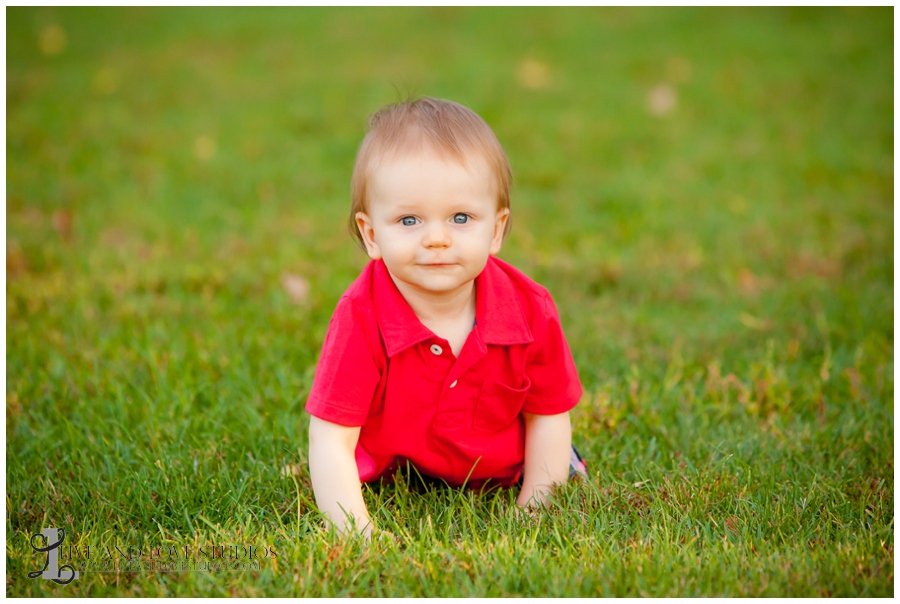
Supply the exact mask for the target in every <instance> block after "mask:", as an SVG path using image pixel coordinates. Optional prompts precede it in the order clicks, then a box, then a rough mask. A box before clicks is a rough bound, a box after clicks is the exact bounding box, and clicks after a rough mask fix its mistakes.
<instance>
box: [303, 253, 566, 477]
mask: <svg viewBox="0 0 900 604" xmlns="http://www.w3.org/2000/svg"><path fill="white" fill-rule="evenodd" d="M580 398H581V383H580V382H579V380H578V373H577V372H576V370H575V363H574V361H573V360H572V353H571V352H570V350H569V346H568V344H567V343H566V338H565V336H564V335H563V331H562V327H561V326H560V322H559V315H558V313H557V311H556V307H555V305H554V304H553V300H552V299H551V297H550V294H549V293H548V292H547V290H546V289H544V288H543V287H541V286H540V285H538V284H537V283H535V282H534V281H532V280H531V279H529V278H528V277H526V276H525V275H524V274H523V273H521V272H519V271H518V270H516V269H515V268H513V267H512V266H510V265H509V264H507V263H505V262H503V261H502V260H498V259H497V258H494V257H490V258H489V260H488V263H487V266H486V267H485V269H484V271H482V273H481V274H480V275H479V276H478V277H477V278H476V279H475V327H474V328H473V329H472V331H471V332H470V333H469V336H468V339H467V340H466V342H465V344H464V345H463V348H462V350H461V351H460V353H459V356H458V357H456V356H454V355H453V352H452V351H451V350H450V345H449V344H448V343H447V341H446V340H444V339H443V338H441V337H438V336H436V335H435V334H434V333H433V332H432V331H431V330H430V329H428V328H427V327H425V326H424V325H423V324H422V323H421V321H419V319H418V318H417V317H416V315H415V314H414V313H413V311H412V308H410V306H409V304H407V302H406V300H405V299H404V298H403V296H402V295H401V294H400V291H399V290H398V289H397V286H396V285H394V282H393V280H392V279H391V276H390V274H389V273H388V271H387V268H386V267H385V265H384V262H383V261H381V260H377V261H372V262H370V263H369V264H368V265H367V266H366V268H365V269H363V272H362V273H361V274H360V276H359V277H358V278H357V279H356V281H354V282H353V284H352V285H351V286H350V288H349V289H347V291H346V292H345V293H344V295H343V296H342V297H341V299H340V301H339V302H338V305H337V309H336V310H335V311H334V316H333V317H332V318H331V324H330V325H329V327H328V334H327V336H326V337H325V343H324V344H323V347H322V355H321V357H320V359H319V364H318V367H317V368H316V375H315V379H314V380H313V386H312V390H311V392H310V394H309V400H308V401H307V403H306V410H307V412H309V413H310V414H312V415H314V416H316V417H318V418H321V419H324V420H326V421H330V422H333V423H335V424H341V425H343V426H361V427H362V428H361V430H360V434H359V444H358V445H357V447H356V463H357V467H358V468H359V479H360V481H362V482H369V481H372V480H376V479H378V478H380V477H382V476H385V475H389V474H390V473H391V472H393V471H394V469H395V468H396V467H397V463H398V462H401V461H403V460H409V461H411V462H412V463H413V465H414V466H415V467H416V468H417V470H418V471H419V472H421V473H422V474H427V475H429V476H433V477H436V478H441V479H443V480H445V481H447V482H448V483H450V484H452V485H461V484H463V483H464V482H467V479H468V482H470V483H472V482H481V481H483V480H485V479H488V478H491V479H494V480H497V481H498V482H499V483H500V484H507V485H508V484H511V483H513V482H515V481H516V480H517V479H518V477H519V474H520V472H521V469H522V464H523V461H524V457H525V426H524V419H523V417H522V413H523V412H528V413H535V414H539V415H554V414H557V413H563V412H565V411H568V410H569V409H571V408H572V407H574V406H575V404H576V403H577V402H578V400H579V399H580Z"/></svg>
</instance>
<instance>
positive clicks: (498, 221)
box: [491, 208, 509, 256]
mask: <svg viewBox="0 0 900 604" xmlns="http://www.w3.org/2000/svg"><path fill="white" fill-rule="evenodd" d="M507 221H509V208H501V209H499V210H497V216H496V218H495V219H494V236H493V237H492V238H491V255H492V256H493V255H496V254H499V253H500V248H501V247H503V234H504V233H505V232H506V223H507Z"/></svg>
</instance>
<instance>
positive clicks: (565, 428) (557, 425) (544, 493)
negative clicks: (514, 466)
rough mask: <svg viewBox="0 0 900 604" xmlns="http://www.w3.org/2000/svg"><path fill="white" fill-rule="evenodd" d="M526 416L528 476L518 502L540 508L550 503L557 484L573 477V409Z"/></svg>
mask: <svg viewBox="0 0 900 604" xmlns="http://www.w3.org/2000/svg"><path fill="white" fill-rule="evenodd" d="M523 415H524V417H525V475H524V478H523V481H522V491H521V492H520V493H519V498H518V499H517V500H516V503H517V504H518V505H520V506H522V507H536V506H538V505H543V504H544V503H546V502H547V497H548V496H549V495H550V494H551V493H552V492H553V487H554V485H557V484H565V482H566V480H567V479H568V478H569V459H570V456H571V449H572V424H571V423H570V422H569V412H568V411H566V412H565V413H560V414H558V415H534V414H533V413H524V414H523Z"/></svg>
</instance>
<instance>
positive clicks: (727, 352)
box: [6, 8, 894, 596]
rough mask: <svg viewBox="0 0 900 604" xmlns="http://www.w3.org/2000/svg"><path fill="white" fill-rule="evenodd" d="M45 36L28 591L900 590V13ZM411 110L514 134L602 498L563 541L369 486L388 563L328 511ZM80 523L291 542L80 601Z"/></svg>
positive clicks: (74, 15)
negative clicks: (355, 183)
mask: <svg viewBox="0 0 900 604" xmlns="http://www.w3.org/2000/svg"><path fill="white" fill-rule="evenodd" d="M54 26H57V27H56V28H54ZM60 28H61V29H60ZM60 31H62V36H60ZM6 33H7V93H6V94H7V97H6V99H7V143H6V151H7V156H6V157H7V159H6V162H7V163H6V169H7V184H6V220H7V232H6V234H7V244H6V245H7V248H6V252H7V273H6V279H7V280H6V305H7V306H6V328H7V331H6V397H7V404H6V492H7V500H6V505H7V515H6V578H7V587H6V593H7V595H11V596H40V595H64V596H84V595H89V596H101V595H117V596H127V595H145V596H147V595H266V596H270V595H315V596H326V595H327V596H340V595H357V596H367V595H373V596H374V595H384V596H454V595H466V596H470V595H471V596H494V595H530V596H542V595H571V596H575V595H579V596H601V595H602V596H607V595H615V596H645V595H650V596H739V595H749V596H891V595H893V592H894V575H893V568H894V517H893V511H894V478H893V477H894V447H893V438H894V415H893V398H894V356H893V343H894V341H893V329H894V321H893V293H894V292H893V272H894V263H893V239H894V233H893V226H892V225H893V217H894V214H893V197H894V186H893V176H894V175H893V159H894V158H893V145H894V138H893V123H894V116H893V60H892V48H893V9H891V8H881V9H871V10H863V9H859V10H856V9H853V10H847V9H822V10H819V9H777V10H770V9H727V10H712V9H694V10H676V9H643V10H638V9H587V8H585V9H566V10H548V9H438V8H429V9H390V10H384V9H381V10H376V9H366V10H360V9H294V10H291V9H278V10H274V9H273V10H196V9H192V10H187V9H136V8H135V9H127V10H124V9H123V10H114V9H90V10H88V9H51V8H29V9H21V8H8V9H7V32H6ZM63 38H64V39H63ZM660 86H663V87H664V88H663V93H662V97H665V96H666V94H665V93H666V91H667V92H668V93H669V94H670V95H674V98H675V99H676V103H675V105H674V107H672V108H670V109H669V110H668V112H663V113H662V114H661V115H656V114H654V113H653V112H652V111H650V110H649V106H648V98H649V96H650V95H651V93H652V91H653V90H654V89H657V87H660ZM395 88H396V89H398V90H399V92H400V93H401V94H403V93H406V92H413V93H419V94H429V95H433V96H438V97H445V98H451V99H454V100H457V101H460V102H463V103H465V104H467V105H468V106H470V107H472V108H473V109H474V110H476V111H477V112H479V113H480V114H481V115H483V116H484V117H485V119H486V120H487V121H488V122H489V123H490V124H491V125H492V127H494V129H495V131H496V133H497V135H498V137H499V138H500V140H501V141H502V142H503V144H504V146H505V148H506V150H507V152H508V154H509V156H510V160H511V162H512V165H513V170H514V174H515V188H514V191H513V217H514V218H513V222H514V225H513V231H512V235H511V237H510V239H509V240H508V242H507V244H506V246H505V248H504V250H503V252H502V257H503V258H505V259H506V260H508V261H510V262H512V263H513V264H515V265H517V266H519V267H520V268H521V269H523V270H524V271H526V272H527V273H528V274H530V275H531V276H533V277H534V278H535V279H537V280H538V281H540V282H541V283H543V284H544V285H545V286H547V287H548V288H549V290H550V291H551V293H552V294H553V295H554V297H555V299H556V301H557V304H558V306H559V309H560V313H561V316H562V318H563V323H564V327H565V329H566V331H567V334H568V337H569V342H570V345H571V347H572V351H573V354H574V356H575V360H576V363H577V365H578V369H579V373H580V376H581V379H582V382H583V384H584V387H585V396H584V400H583V401H582V402H581V403H580V404H579V406H578V407H576V409H575V410H574V411H573V423H574V428H575V443H576V445H577V446H578V447H579V449H580V450H581V452H582V453H583V454H584V455H585V457H586V458H587V459H588V461H589V464H590V471H591V479H590V481H589V482H588V483H587V484H573V485H569V486H567V487H566V488H565V489H564V490H563V491H562V492H560V494H559V497H558V498H557V499H556V501H555V502H554V504H553V505H552V506H551V508H550V509H548V510H546V511H544V512H543V513H541V514H540V515H539V516H538V518H536V519H535V520H529V521H523V520H521V519H519V518H517V517H516V515H515V514H514V513H513V509H512V508H513V505H512V502H513V500H514V497H515V492H512V491H497V492H491V493H485V494H479V493H474V492H471V491H459V490H452V489H446V488H437V489H435V488H428V489H421V488H419V489H411V488H409V487H408V486H407V478H406V477H405V476H400V477H399V478H398V480H397V482H396V484H393V483H392V484H386V485H382V486H381V487H378V488H374V489H367V490H366V492H365V496H366V499H367V501H368V503H369V506H370V509H371V511H372V512H373V514H374V515H375V518H376V521H377V522H378V524H379V525H380V526H382V527H383V528H385V529H387V530H389V531H391V532H393V533H394V534H395V535H396V536H397V537H398V542H396V543H395V542H392V541H382V542H377V543H374V544H372V545H370V546H366V545H364V544H362V543H359V542H348V543H341V542H340V541H339V540H338V539H336V538H335V537H334V536H333V535H331V534H329V533H328V532H326V531H325V530H324V529H323V528H322V524H321V518H320V517H319V515H318V513H317V512H316V510H315V506H314V503H313V497H312V492H311V489H310V487H309V480H308V474H307V470H306V466H305V463H306V445H307V437H306V428H307V425H308V417H307V416H306V414H305V413H304V411H303V406H304V403H305V399H306V396H307V393H308V392H309V387H310V384H311V381H312V377H313V374H314V366H315V361H316V357H317V355H318V352H319V349H320V346H321V342H322V340H323V338H324V335H325V330H326V328H327V325H328V320H329V317H330V314H331V311H332V310H333V308H334V305H335V304H336V302H337V299H338V297H339V296H340V294H341V292H342V291H343V290H344V289H345V288H346V287H347V285H348V284H349V283H350V282H351V281H352V279H353V278H354V277H355V276H356V274H357V273H358V271H359V269H360V268H361V267H362V266H363V265H364V263H365V257H364V256H363V254H362V252H360V251H359V250H358V249H357V248H355V246H354V244H353V242H352V240H351V239H350V237H349V235H348V234H347V233H346V232H345V221H346V211H347V208H348V206H349V179H350V171H351V168H352V162H353V157H354V153H355V149H356V146H357V145H358V143H359V140H360V138H361V136H362V132H363V125H364V123H365V119H366V117H367V116H368V114H370V113H371V112H372V111H374V110H375V109H377V108H378V107H379V106H381V105H383V104H384V103H387V102H390V101H393V100H396V98H397V96H398V93H397V91H395ZM658 94H659V93H658ZM285 274H296V275H301V276H303V277H304V278H306V279H307V280H308V281H309V283H310V285H311V288H310V293H309V296H308V299H307V300H306V301H305V302H303V303H300V304H293V303H292V302H291V300H290V298H289V297H288V295H287V293H286V292H285V290H284V288H283V287H282V285H281V277H282V275H285ZM285 466H289V467H293V468H295V469H296V474H295V475H289V476H288V477H285V476H284V475H283V473H282V468H284V467H285ZM289 474H290V473H289ZM49 526H61V527H65V528H66V529H67V530H68V531H69V532H70V535H71V536H70V538H69V540H68V541H67V544H68V543H70V542H73V541H74V543H75V544H76V545H78V546H80V547H82V548H83V547H84V546H87V545H90V546H92V547H93V548H98V547H102V546H105V545H115V544H118V545H120V546H126V545H134V546H137V545H168V544H174V545H179V546H184V545H191V544H194V545H196V544H217V545H232V544H240V543H252V544H255V545H272V546H274V547H275V548H276V551H277V552H278V557H277V563H273V562H271V561H266V562H265V563H263V564H262V565H261V569H260V570H259V571H248V572H232V573H202V572H196V573H119V574H115V573H85V574H84V575H82V577H81V578H79V579H78V580H77V581H75V582H74V583H72V584H70V585H68V586H64V587H63V586H57V585H55V584H53V583H50V582H48V581H43V580H39V579H29V578H28V577H27V573H28V572H29V571H32V570H35V569H38V568H40V565H41V564H42V559H40V558H39V557H38V556H37V555H36V554H34V553H33V552H32V551H31V548H30V547H29V544H28V539H29V537H30V536H31V535H32V534H33V533H35V532H37V531H39V530H40V529H41V528H42V527H49Z"/></svg>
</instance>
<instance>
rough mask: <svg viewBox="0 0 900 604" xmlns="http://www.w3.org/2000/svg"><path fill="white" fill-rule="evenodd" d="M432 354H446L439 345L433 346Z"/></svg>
mask: <svg viewBox="0 0 900 604" xmlns="http://www.w3.org/2000/svg"><path fill="white" fill-rule="evenodd" d="M431 352H433V353H434V354H437V355H440V354H441V353H442V352H444V349H443V348H441V347H440V346H438V345H437V344H432V345H431Z"/></svg>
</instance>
